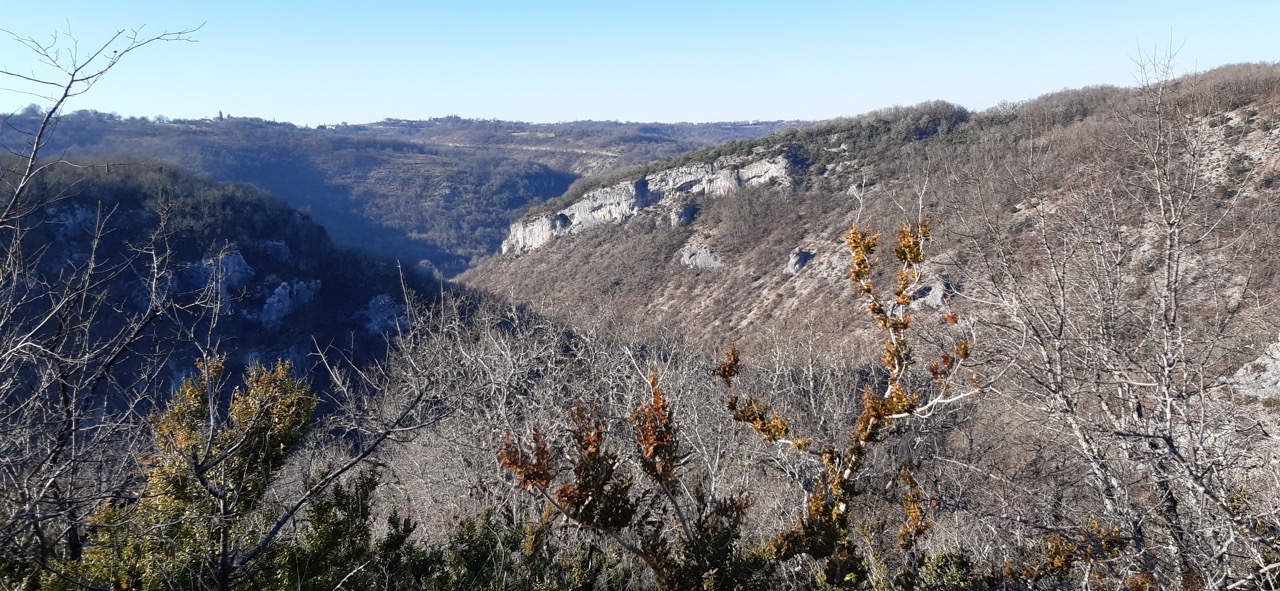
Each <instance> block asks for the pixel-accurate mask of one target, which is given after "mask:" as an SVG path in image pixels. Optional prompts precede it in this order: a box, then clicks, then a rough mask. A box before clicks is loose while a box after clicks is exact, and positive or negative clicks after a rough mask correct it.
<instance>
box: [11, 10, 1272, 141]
mask: <svg viewBox="0 0 1280 591" xmlns="http://www.w3.org/2000/svg"><path fill="white" fill-rule="evenodd" d="M5 4H7V6H5V7H4V8H3V9H0V14H3V15H4V16H3V17H2V18H0V28H3V29H7V30H10V31H12V32H14V33H17V34H19V35H22V36H31V37H35V38H37V39H42V40H43V39H48V38H49V36H50V35H51V34H52V33H55V32H60V33H65V32H67V31H68V29H69V30H70V32H71V33H72V35H73V36H74V37H75V38H77V39H78V40H79V43H80V47H81V48H82V49H83V48H86V47H88V46H91V45H94V44H100V43H101V42H102V41H103V40H105V39H106V38H107V37H109V35H110V34H111V33H112V32H114V31H115V29H116V28H136V27H139V26H144V28H143V32H144V33H152V34H156V33H160V32H162V31H168V30H178V29H184V28H192V27H197V26H201V25H202V24H203V26H202V28H201V29H200V30H199V31H197V32H196V33H194V35H193V36H194V38H195V39H196V42H195V43H168V44H162V45H156V46H149V47H146V48H144V49H143V50H141V51H139V52H137V53H135V54H131V55H129V56H128V57H127V59H125V60H123V61H122V62H121V63H120V64H119V67H118V68H117V69H115V70H113V71H112V72H111V73H110V74H109V75H108V76H107V77H106V78H105V79H104V80H103V81H102V82H101V83H100V84H99V85H98V86H97V87H95V88H94V89H93V90H92V91H91V92H90V93H88V94H86V95H84V96H82V97H78V98H77V99H76V100H75V101H74V102H72V103H71V104H70V105H69V108H70V109H72V110H75V109H97V110H99V111H105V112H115V113H119V114H121V115H124V116H148V117H151V116H156V115H166V116H169V117H182V118H196V117H208V116H216V115H217V113H218V111H222V112H224V113H227V114H230V115H236V116H252V117H262V118H264V119H275V120H278V121H291V122H294V123H297V124H299V125H317V124H322V123H337V122H342V121H347V122H350V123H361V122H370V121H378V120H381V119H384V118H387V117H395V118H403V119H426V118H430V117H441V116H446V115H459V116H462V117H472V118H482V119H507V120H521V121H533V122H557V121H571V120H578V119H596V120H620V121H664V122H675V121H694V122H702V121H742V120H774V119H804V120H816V119H827V118H832V117H839V116H849V115H856V114H859V113H863V112H866V111H870V110H873V109H877V108H881V107H888V106H892V105H898V104H901V105H907V104H914V103H918V102H921V101H925V100H932V99H944V100H948V101H951V102H954V103H958V104H961V105H964V106H966V107H969V108H971V109H984V108H987V107H990V106H992V105H994V104H996V103H998V102H1000V101H1003V100H1008V101H1020V100H1025V99H1029V98H1034V97H1036V96H1039V95H1041V94H1044V93H1046V92H1052V91H1055V90H1060V89H1062V88H1075V87H1080V86H1087V85H1093V84H1116V85H1121V86H1128V85H1132V83H1133V80H1134V74H1135V65H1134V60H1135V59H1137V58H1138V57H1139V56H1140V54H1141V53H1143V52H1151V51H1153V50H1154V51H1159V52H1164V51H1165V50H1166V49H1167V48H1168V47H1169V46H1170V45H1171V44H1172V45H1173V46H1174V47H1175V48H1177V49H1178V55H1177V57H1176V61H1177V71H1178V72H1179V73H1184V72H1191V71H1198V70H1205V69H1209V68H1212V67H1215V66H1218V65H1222V64H1228V63H1238V62H1258V61H1266V62H1273V61H1277V60H1280V35H1276V33H1275V26H1276V23H1280V2H1274V1H1271V0H1257V1H1252V2H1244V1H1238V0H1219V1H1217V2H1214V3H1213V4H1212V7H1210V3H1208V2H1188V1H1180V0H1162V1H1148V0H1140V1H1133V2H1124V1H1122V0H1100V1H1094V0H1078V1H1075V2H1070V3H1067V2H1031V1H1022V2H1012V1H992V2H981V1H979V2H969V3H959V2H933V1H914V2H913V1H909V0H904V1H899V2H891V1H885V0H880V1H876V2H866V1H861V0H856V1H853V0H846V1H843V2H836V1H827V0H821V1H804V0H796V1H793V2H780V1H775V2H757V1H755V0H737V1H733V2H729V1H719V0H717V1H698V0H685V1H683V2H675V1H667V0H647V1H643V2H633V1H629V0H614V1H608V0H606V1H600V0H597V1H594V2H578V1H554V0H552V1H547V2H540V3H539V2H514V1H506V0H470V1H462V0H459V1H455V2H437V1H418V2H414V1H409V0H363V1H353V0H347V1H344V2H330V1H328V0H313V1H309V2H294V1H291V0H290V1H272V0H259V1H257V2H248V1H244V0H221V1H219V2H206V1H203V0H187V1H183V2H175V1H173V0H164V1H151V0H130V1H129V2H115V3H107V2H102V1H101V0H59V1H57V2H19V1H17V0H9V1H7V2H6V3H5ZM0 66H4V67H6V68H8V69H10V70H13V71H19V72H22V73H35V74H45V73H47V70H41V69H40V68H39V64H38V63H37V60H36V59H35V58H34V56H32V55H31V54H30V53H29V52H27V51H25V50H24V49H23V48H22V47H21V46H19V45H17V44H15V43H13V42H12V41H9V39H8V36H5V37H4V38H3V39H0ZM0 88H8V89H11V90H12V89H15V88H17V89H21V88H20V87H17V86H16V85H15V84H13V83H9V82H4V81H0ZM32 102H39V101H37V100H36V99H34V98H32V97H29V96H25V95H20V94H16V93H13V92H0V110H17V109H20V108H22V107H23V106H25V105H27V104H28V103H32Z"/></svg>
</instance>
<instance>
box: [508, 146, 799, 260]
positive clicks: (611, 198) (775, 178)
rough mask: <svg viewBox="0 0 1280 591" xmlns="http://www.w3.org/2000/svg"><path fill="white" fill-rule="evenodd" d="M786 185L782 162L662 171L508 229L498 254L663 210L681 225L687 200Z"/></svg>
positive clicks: (726, 162)
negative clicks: (648, 211)
mask: <svg viewBox="0 0 1280 591" xmlns="http://www.w3.org/2000/svg"><path fill="white" fill-rule="evenodd" d="M792 182H793V181H792V178H791V176H790V175H789V174H788V172H787V164H786V161H785V160H783V159H782V158H773V159H769V160H759V161H755V162H751V163H747V164H743V163H742V161H741V160H740V159H729V158H721V159H719V160H717V161H715V162H714V163H712V164H693V165H689V166H682V167H679V168H672V169H668V170H663V171H660V172H656V173H654V174H652V175H649V176H646V177H643V178H640V179H637V180H634V181H626V182H622V183H618V184H616V185H613V186H609V187H603V188H600V189H596V190H594V191H591V192H588V193H587V194H586V195H584V196H583V198H582V199H581V200H579V201H578V202H577V203H574V204H573V205H570V206H568V207H566V208H564V209H561V210H560V211H558V212H556V213H553V214H549V215H542V216H538V217H535V218H532V219H528V220H522V221H518V222H516V223H514V224H512V225H511V229H510V231H509V232H508V234H507V239H506V240H504V241H503V242H502V253H503V254H521V253H525V252H529V251H531V250H533V249H536V248H538V247H540V246H542V245H544V244H546V243H548V242H550V241H551V240H552V239H553V238H556V237H559V236H564V235H568V234H577V233H578V232H581V231H583V230H585V229H587V228H591V227H593V226H599V225H602V224H620V223H622V222H625V221H627V220H628V219H631V218H632V217H633V216H635V215H636V214H637V213H639V212H641V211H643V210H646V209H650V208H654V207H661V206H664V205H665V206H666V207H667V208H668V209H669V210H670V211H669V215H670V216H671V220H672V223H674V224H677V225H681V224H687V223H688V222H689V221H692V216H693V215H695V214H696V213H697V209H696V206H695V207H694V208H693V209H689V198H692V197H698V196H702V195H722V194H725V193H728V192H730V191H732V190H734V189H737V188H740V187H750V186H759V185H767V184H774V185H779V186H783V187H790V186H791V185H792ZM677 201H679V204H677ZM686 217H687V218H688V220H685V218H686Z"/></svg>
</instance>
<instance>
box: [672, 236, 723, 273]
mask: <svg viewBox="0 0 1280 591" xmlns="http://www.w3.org/2000/svg"><path fill="white" fill-rule="evenodd" d="M676 254H677V255H678V256H679V257H680V264H681V265H684V266H686V267H692V268H695V269H719V268H721V267H724V263H723V262H721V261H720V258H719V257H717V256H716V254H715V253H714V252H712V251H711V248H710V247H709V246H707V245H705V244H702V243H699V242H688V243H685V245H684V246H683V247H681V248H680V251H679V252H677V253H676Z"/></svg>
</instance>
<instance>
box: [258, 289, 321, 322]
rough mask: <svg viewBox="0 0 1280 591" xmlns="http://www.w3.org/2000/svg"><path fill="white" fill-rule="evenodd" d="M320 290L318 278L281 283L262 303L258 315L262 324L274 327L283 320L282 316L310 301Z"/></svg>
mask: <svg viewBox="0 0 1280 591" xmlns="http://www.w3.org/2000/svg"><path fill="white" fill-rule="evenodd" d="M319 292H320V280H319V279H316V280H312V281H292V282H289V281H286V282H284V283H281V284H280V286H279V287H277V288H276V290H275V291H274V292H272V294H271V295H270V296H268V297H267V301H265V302H263V304H262V314H261V315H260V316H259V317H258V318H259V320H260V321H261V322H262V325H263V326H265V327H268V328H275V327H278V326H280V324H281V323H283V322H284V317H285V316H288V315H290V314H292V313H293V311H294V310H297V309H298V306H301V305H302V304H305V303H307V302H310V301H311V300H312V299H313V298H315V297H316V294H317V293H319Z"/></svg>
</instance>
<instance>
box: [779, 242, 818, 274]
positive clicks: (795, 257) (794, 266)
mask: <svg viewBox="0 0 1280 591" xmlns="http://www.w3.org/2000/svg"><path fill="white" fill-rule="evenodd" d="M811 260H813V251H812V250H804V249H802V248H796V249H795V250H793V251H791V256H790V257H789V258H788V259H787V266H786V267H784V268H783V269H782V272H783V273H786V274H788V275H795V274H796V273H799V272H800V269H803V268H804V266H805V265H807V264H809V261H811Z"/></svg>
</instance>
